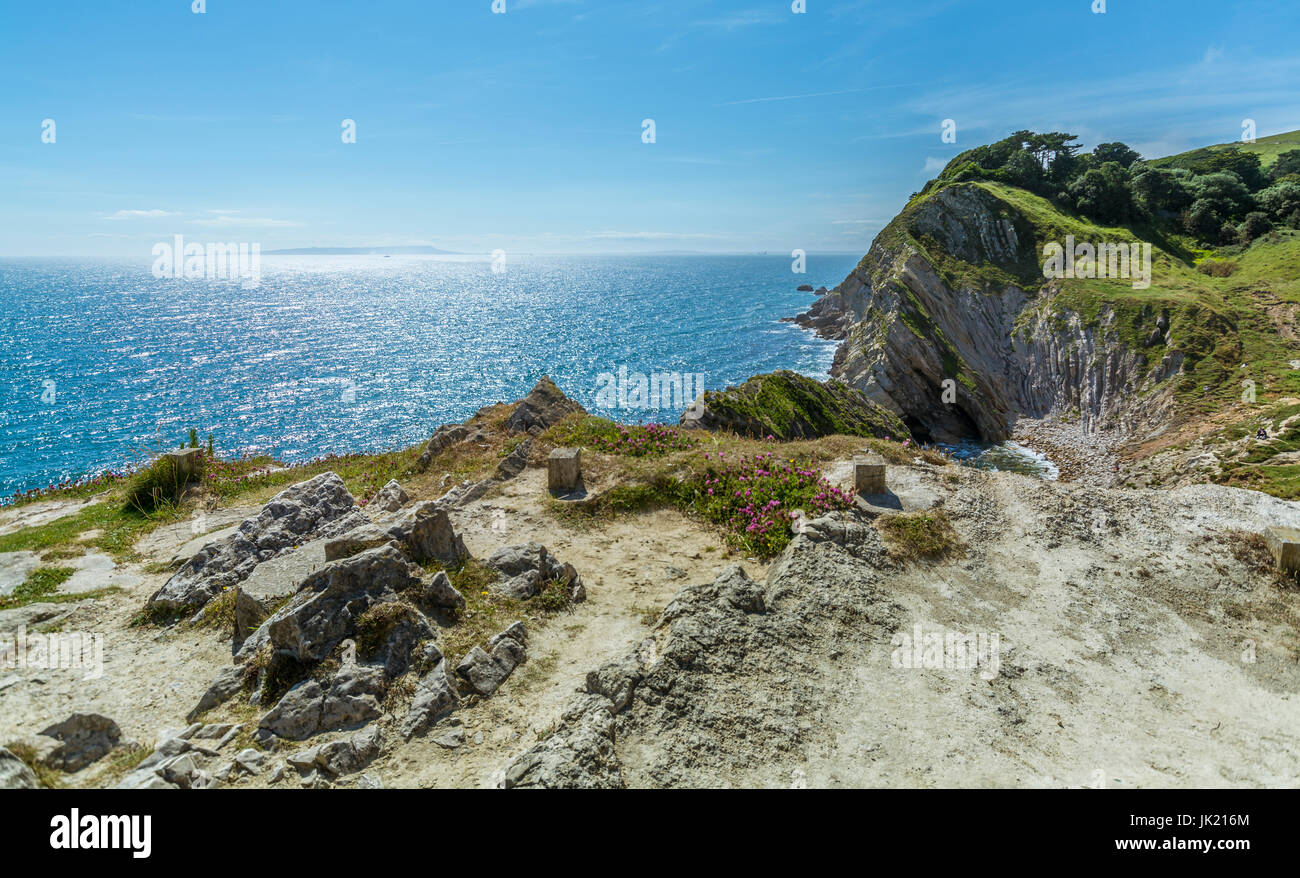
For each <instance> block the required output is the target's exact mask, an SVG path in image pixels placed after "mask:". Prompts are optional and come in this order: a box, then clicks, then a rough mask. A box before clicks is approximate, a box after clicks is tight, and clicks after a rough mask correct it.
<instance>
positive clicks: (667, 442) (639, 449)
mask: <svg viewBox="0 0 1300 878" xmlns="http://www.w3.org/2000/svg"><path fill="white" fill-rule="evenodd" d="M695 443H696V440H695V439H692V438H688V437H687V436H685V435H684V434H683V433H682V431H681V430H679V429H678V428H677V427H669V426H668V425H666V424H638V425H634V426H620V427H619V428H618V432H617V433H615V434H614V435H613V436H599V437H597V438H596V440H595V442H593V443H592V444H593V445H594V447H595V449H596V450H597V451H603V452H605V453H606V454H624V455H627V456H629V457H659V456H660V455H664V454H668V453H669V452H672V451H681V450H683V449H686V448H690V447H692V446H693V445H695Z"/></svg>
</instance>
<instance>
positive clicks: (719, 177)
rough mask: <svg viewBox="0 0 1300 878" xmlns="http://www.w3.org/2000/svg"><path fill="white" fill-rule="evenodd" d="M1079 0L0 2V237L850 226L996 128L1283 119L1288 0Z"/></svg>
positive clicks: (393, 237)
mask: <svg viewBox="0 0 1300 878" xmlns="http://www.w3.org/2000/svg"><path fill="white" fill-rule="evenodd" d="M1092 2H1093V0H1022V2H1016V0H905V2H899V0H891V2H879V0H840V2H836V0H807V4H806V5H807V12H806V13H804V14H795V13H793V12H792V11H791V4H790V2H789V0H776V2H720V0H719V2H710V0H667V2H655V0H646V2H613V0H604V2H597V0H585V2H584V0H505V3H506V12H505V14H493V13H492V11H491V5H492V4H491V0H463V2H462V0H457V2H446V0H422V2H396V0H371V2H367V3H359V2H322V0H313V2H292V0H256V2H255V0H207V3H206V6H207V11H206V13H204V14H201V15H200V14H194V13H193V12H192V11H191V2H190V0H129V2H128V0H94V2H91V0H67V2H59V3H53V2H38V0H23V2H19V0H4V6H5V8H4V19H5V20H4V25H3V30H2V31H0V73H2V74H3V76H2V78H0V82H3V83H4V88H3V89H0V193H2V195H0V205H2V206H3V210H2V211H0V255H4V256H41V255H87V256H98V255H105V256H107V255H113V256H123V257H127V258H139V259H141V260H146V261H147V260H148V259H149V251H150V248H151V246H152V244H153V243H154V242H156V241H162V240H170V238H171V236H172V235H174V234H184V235H185V236H186V237H187V238H189V239H190V240H199V241H214V240H215V241H246V242H256V243H260V244H261V246H262V247H263V249H273V248H277V247H299V246H348V245H384V244H387V245H410V244H431V245H434V246H439V247H443V248H446V249H452V250H459V251H464V252H474V253H484V252H488V251H491V250H493V249H496V248H501V249H505V250H506V251H507V252H512V253H528V252H595V251H642V250H670V249H671V250H676V249H685V250H701V251H753V250H769V251H772V252H779V251H789V250H792V249H794V248H802V249H806V250H809V251H818V250H835V251H848V252H863V251H865V250H866V248H867V247H868V246H869V244H870V241H871V238H872V236H873V235H874V234H875V233H876V232H877V231H879V229H880V228H881V227H882V226H883V225H884V224H885V223H886V222H888V221H889V219H890V218H891V217H892V216H893V215H894V214H895V213H896V212H897V211H898V209H899V208H900V207H901V206H902V204H903V203H904V201H905V199H906V198H907V196H908V194H909V193H911V192H913V191H915V190H917V189H918V188H920V186H921V185H922V184H923V183H924V182H925V180H926V179H928V178H929V177H931V176H933V174H934V172H935V170H937V168H938V167H942V165H943V163H945V162H946V161H947V160H948V159H949V158H951V157H952V156H953V155H955V154H956V152H958V151H960V150H961V149H966V148H969V147H971V146H975V145H977V144H979V143H984V142H988V141H991V140H995V139H998V138H1000V137H1003V136H1005V135H1006V134H1007V133H1009V132H1010V131H1012V130H1015V129H1017V128H1034V129H1039V130H1049V129H1050V130H1068V131H1071V132H1074V133H1077V134H1079V135H1080V136H1081V138H1082V139H1083V141H1084V142H1085V143H1086V144H1087V145H1088V146H1089V147H1091V146H1092V145H1095V144H1096V143H1098V142H1100V141H1107V140H1123V141H1125V142H1127V143H1129V144H1130V145H1132V146H1134V147H1135V148H1137V149H1138V150H1140V151H1141V152H1143V153H1144V154H1147V155H1159V154H1166V153H1169V152H1174V151H1180V150H1183V149H1187V148H1191V147H1194V146H1199V145H1204V144H1207V143H1218V142H1225V141H1230V140H1234V139H1236V138H1237V137H1239V136H1240V132H1241V123H1242V120H1243V119H1245V118H1252V119H1254V120H1255V121H1256V124H1257V126H1258V134H1259V136H1265V135H1268V134H1273V133H1278V132H1282V131H1289V130H1293V129H1296V128H1300V53H1297V52H1296V51H1295V47H1296V44H1297V42H1298V41H1300V4H1296V3H1291V2H1285V3H1280V2H1277V0H1267V2H1264V0H1259V2H1252V0H1240V2H1231V0H1178V2H1173V0H1167V2H1156V0H1107V3H1106V6H1107V11H1106V12H1105V14H1100V15H1099V14H1094V13H1093V12H1092V10H1091V7H1092ZM646 118H651V119H654V120H655V126H656V142H655V143H653V144H645V143H643V142H642V137H641V134H642V125H641V122H642V120H643V119H646ZM948 118H951V119H953V120H955V121H956V123H957V143H956V144H955V145H953V144H945V143H943V142H942V141H941V138H940V127H941V123H942V120H944V119H948ZM45 119H53V120H54V122H55V125H56V128H55V134H56V141H55V143H53V144H46V143H42V142H41V131H42V121H43V120H45ZM344 119H353V120H355V122H356V130H357V141H356V143H354V144H344V143H342V141H341V137H340V133H341V124H342V120H344Z"/></svg>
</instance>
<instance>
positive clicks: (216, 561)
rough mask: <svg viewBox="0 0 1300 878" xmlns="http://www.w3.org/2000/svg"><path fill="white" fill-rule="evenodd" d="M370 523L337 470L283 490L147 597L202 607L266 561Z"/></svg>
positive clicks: (155, 602) (163, 606)
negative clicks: (310, 541)
mask: <svg viewBox="0 0 1300 878" xmlns="http://www.w3.org/2000/svg"><path fill="white" fill-rule="evenodd" d="M367 523H369V519H368V518H366V516H365V514H364V513H362V512H361V511H360V510H359V509H357V507H356V501H355V500H354V499H353V497H352V495H351V494H350V493H349V492H348V489H347V488H346V487H345V486H344V485H343V480H342V479H341V478H339V477H338V476H337V475H335V474H334V473H322V474H321V475H319V476H316V477H315V478H313V479H310V480H309V481H306V482H301V483H299V484H297V485H293V486H291V487H289V488H285V489H284V490H283V491H281V492H280V493H279V494H276V495H275V496H274V497H272V498H271V500H270V501H269V502H267V504H266V505H265V506H263V507H262V509H261V511H260V512H258V514H257V515H255V516H252V517H251V518H247V519H245V520H244V521H243V522H242V523H241V524H240V525H239V529H238V530H237V531H235V532H234V533H233V534H231V535H229V536H227V537H225V538H224V539H221V540H217V541H216V542H213V543H211V544H209V545H207V546H205V547H204V548H203V549H202V550H200V551H199V552H198V553H197V554H196V555H194V557H192V558H191V559H190V560H189V561H188V562H186V564H185V565H184V566H183V567H181V569H180V570H178V571H177V572H176V573H175V575H173V576H172V578H171V579H169V580H167V582H166V583H165V584H164V585H163V587H162V588H160V589H159V590H158V592H157V593H156V594H155V595H154V596H153V597H151V598H150V599H149V604H148V605H149V607H150V608H151V609H158V610H164V611H167V610H180V609H184V610H187V611H188V610H198V609H200V608H201V607H203V606H204V605H205V604H207V602H208V601H210V600H211V599H212V598H213V597H215V596H216V595H217V594H218V593H219V592H220V591H221V590H222V589H225V588H229V587H231V586H234V585H238V584H239V583H240V582H242V581H243V580H244V579H245V578H247V577H248V575H249V574H250V573H252V572H253V569H254V568H255V567H257V565H258V564H261V563H262V562H264V561H269V560H270V559H272V558H274V557H276V556H277V555H280V554H281V553H284V552H288V551H292V550H293V549H294V548H296V547H298V546H300V545H302V544H303V543H305V542H308V541H309V540H313V539H320V538H323V537H328V536H333V535H336V534H340V533H344V532H346V531H348V530H351V529H352V528H355V527H360V526H361V525H363V524H367Z"/></svg>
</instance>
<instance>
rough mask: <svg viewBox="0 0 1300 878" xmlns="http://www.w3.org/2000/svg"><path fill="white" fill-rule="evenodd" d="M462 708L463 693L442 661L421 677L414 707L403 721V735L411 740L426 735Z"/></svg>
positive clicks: (412, 704)
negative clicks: (443, 719) (439, 722)
mask: <svg viewBox="0 0 1300 878" xmlns="http://www.w3.org/2000/svg"><path fill="white" fill-rule="evenodd" d="M458 707H460V692H459V689H458V688H457V686H456V679H455V676H454V675H453V674H452V673H451V671H450V669H449V668H448V667H447V662H446V661H440V662H438V664H437V665H435V666H434V668H433V670H431V671H429V672H428V673H427V674H425V675H424V676H423V677H422V678H420V683H419V686H418V687H417V688H416V690H415V697H414V698H413V699H411V707H410V709H409V710H408V711H407V713H406V718H405V719H404V720H403V721H402V736H403V737H405V738H407V739H408V740H409V739H411V738H413V737H415V736H417V735H423V734H424V733H426V732H427V731H429V729H431V728H433V726H434V725H435V724H436V723H437V722H438V720H440V719H442V718H443V717H446V716H450V715H451V713H452V712H453V711H455V710H456V709H457V708H458Z"/></svg>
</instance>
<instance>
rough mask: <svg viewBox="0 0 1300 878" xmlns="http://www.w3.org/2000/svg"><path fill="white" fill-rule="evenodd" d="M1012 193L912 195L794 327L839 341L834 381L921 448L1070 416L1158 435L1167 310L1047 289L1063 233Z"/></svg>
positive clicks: (1173, 350)
mask: <svg viewBox="0 0 1300 878" xmlns="http://www.w3.org/2000/svg"><path fill="white" fill-rule="evenodd" d="M1016 192H1017V190H1009V191H1008V190H1007V189H1006V187H1001V186H996V185H988V184H979V183H957V184H952V185H948V186H946V187H944V188H940V189H938V190H937V191H935V192H932V193H928V194H924V195H921V196H917V197H915V198H914V199H913V200H912V202H911V203H909V204H908V206H907V207H906V208H905V209H904V211H903V212H902V213H901V214H900V215H899V216H898V217H897V218H896V219H895V220H894V221H893V222H892V223H890V225H889V226H888V227H886V228H885V229H884V230H883V231H882V232H881V233H880V235H879V236H877V238H876V239H875V241H874V242H873V244H872V246H871V249H870V251H869V252H868V253H867V255H866V256H865V257H864V258H863V259H862V261H861V262H860V263H859V264H858V266H857V267H856V268H855V269H854V270H853V271H852V272H851V273H850V274H849V276H848V277H847V278H845V279H844V281H843V282H842V283H841V284H839V286H838V287H836V288H835V289H834V290H832V291H831V292H829V293H827V294H826V295H824V296H822V297H821V298H820V299H819V300H818V301H817V302H816V303H815V304H814V305H813V307H812V308H811V309H810V311H809V312H808V313H807V314H804V315H800V317H799V318H796V322H798V323H800V324H802V325H805V326H808V327H810V328H815V329H817V331H818V332H819V333H820V334H822V335H824V336H826V337H829V338H843V342H842V344H841V345H840V348H839V350H838V351H837V353H836V357H835V363H834V366H833V367H832V370H831V374H832V376H833V377H835V378H839V379H841V380H843V381H845V382H847V383H848V384H850V385H851V386H854V387H857V388H859V389H861V390H862V391H864V392H865V393H866V394H867V395H868V396H870V397H871V398H872V399H874V400H875V401H876V402H878V403H880V404H881V405H883V406H885V407H886V408H888V409H890V410H892V411H894V412H896V413H897V414H898V415H899V416H900V417H902V419H903V420H904V422H905V423H906V424H907V425H908V427H909V428H911V430H912V432H913V433H915V434H916V435H917V436H918V437H920V438H927V437H928V438H933V439H938V440H951V439H955V438H958V437H981V438H985V439H990V440H999V439H1005V438H1007V437H1009V436H1010V435H1011V433H1012V431H1013V430H1014V428H1015V425H1016V422H1017V420H1018V419H1019V418H1021V417H1025V416H1027V417H1033V418H1041V417H1046V416H1051V415H1067V414H1068V415H1070V416H1074V415H1075V414H1077V415H1078V416H1079V417H1080V418H1082V419H1083V420H1084V421H1085V423H1089V424H1095V425H1097V426H1103V427H1107V428H1112V429H1118V430H1120V431H1121V432H1123V433H1126V434H1132V433H1134V432H1136V431H1139V430H1142V431H1149V430H1151V429H1158V428H1159V426H1160V425H1161V424H1162V423H1163V421H1164V419H1165V417H1166V415H1167V413H1168V409H1169V405H1170V400H1171V393H1170V390H1171V388H1170V387H1169V384H1170V382H1169V381H1168V379H1169V378H1170V377H1172V376H1174V375H1177V374H1178V373H1179V370H1180V367H1181V366H1182V363H1183V353H1182V351H1181V349H1180V346H1179V338H1177V337H1176V333H1171V331H1170V329H1171V325H1170V315H1169V313H1168V309H1162V308H1160V307H1158V304H1159V302H1158V299H1155V302H1156V304H1152V302H1150V301H1147V302H1134V301H1131V297H1130V300H1125V299H1124V298H1123V297H1122V296H1117V297H1115V299H1114V301H1109V300H1108V299H1107V297H1106V295H1105V294H1104V291H1103V295H1101V296H1099V297H1084V296H1081V295H1079V292H1080V290H1079V288H1077V287H1076V288H1073V289H1070V288H1069V287H1067V285H1074V284H1076V282H1075V281H1067V282H1061V281H1057V280H1052V281H1045V280H1044V277H1043V274H1042V271H1041V260H1040V256H1039V254H1040V253H1041V252H1042V250H1041V245H1042V243H1043V242H1044V241H1047V240H1053V239H1055V237H1056V236H1057V234H1059V233H1060V232H1062V231H1063V228H1062V227H1057V228H1047V227H1044V225H1043V221H1042V217H1041V216H1039V215H1037V214H1034V215H1032V216H1031V215H1028V213H1027V211H1026V210H1025V209H1024V204H1023V203H1022V202H1021V201H1020V200H1017V199H1014V198H1009V197H1007V196H1008V195H1009V194H1014V193H1016ZM1019 194H1020V195H1021V196H1025V195H1027V193H1023V192H1021V193H1019ZM1024 201H1028V199H1024ZM1040 201H1041V200H1040ZM1043 203H1044V204H1045V203H1046V202H1043ZM1029 206H1030V207H1032V206H1034V205H1033V204H1030V205H1029ZM1062 219H1065V218H1062ZM1064 229H1065V230H1068V229H1069V227H1068V225H1065V226H1064ZM1061 237H1063V235H1061ZM1085 284H1086V282H1078V285H1077V286H1083V285H1085ZM1067 291H1068V293H1069V294H1068V295H1067V294H1066V293H1067ZM945 390H947V391H948V392H947V393H945Z"/></svg>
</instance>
